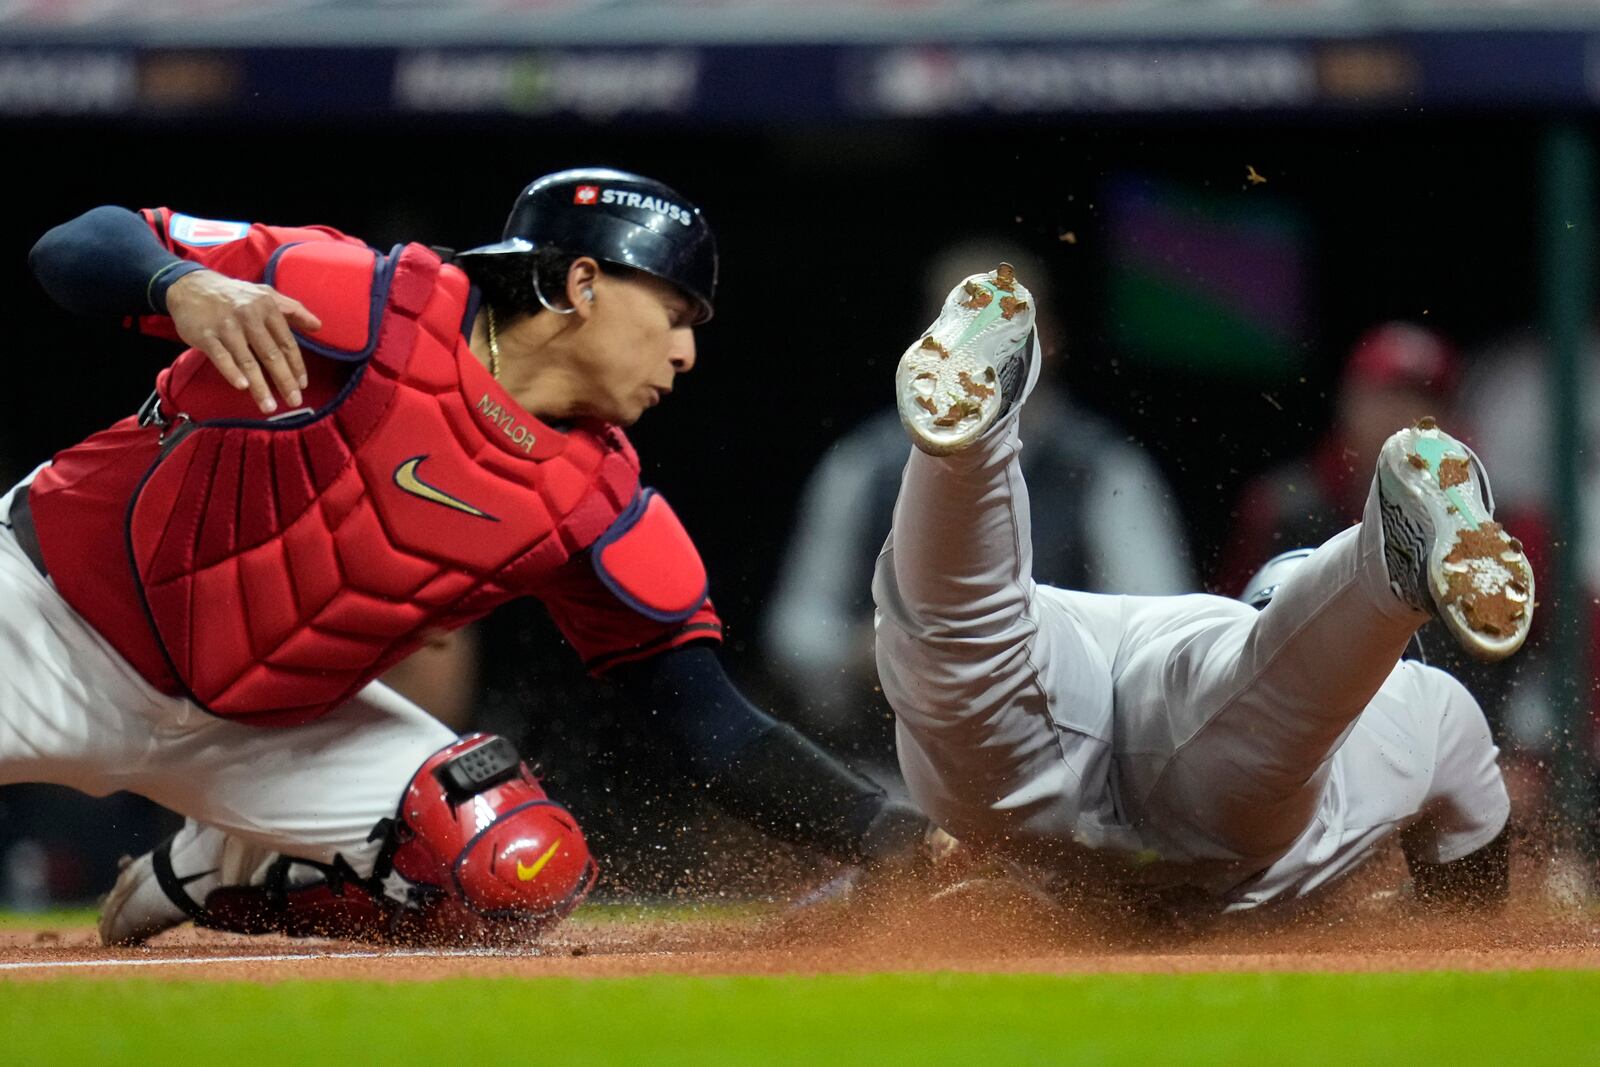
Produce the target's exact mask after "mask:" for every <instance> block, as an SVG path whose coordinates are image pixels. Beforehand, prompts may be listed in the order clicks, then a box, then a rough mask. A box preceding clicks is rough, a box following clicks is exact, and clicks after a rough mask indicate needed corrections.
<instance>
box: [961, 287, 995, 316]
mask: <svg viewBox="0 0 1600 1067" xmlns="http://www.w3.org/2000/svg"><path fill="white" fill-rule="evenodd" d="M962 289H963V290H964V291H965V292H966V294H967V298H966V299H965V300H963V301H961V306H962V307H964V308H971V309H972V310H974V311H982V310H983V309H984V308H986V307H988V306H989V304H990V303H991V302H992V301H993V300H994V294H993V293H991V292H990V291H989V290H988V289H986V288H984V287H983V286H981V285H979V284H978V283H977V282H967V283H966V284H965V285H963V286H962Z"/></svg>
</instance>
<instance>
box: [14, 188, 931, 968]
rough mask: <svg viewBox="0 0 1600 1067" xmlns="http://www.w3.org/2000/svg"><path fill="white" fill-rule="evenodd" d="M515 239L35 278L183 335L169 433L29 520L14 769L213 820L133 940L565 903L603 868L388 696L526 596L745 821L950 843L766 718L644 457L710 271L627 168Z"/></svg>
mask: <svg viewBox="0 0 1600 1067" xmlns="http://www.w3.org/2000/svg"><path fill="white" fill-rule="evenodd" d="M503 236H504V239H503V240H502V241H500V242H498V243H496V244H492V245H488V246H485V247H479V248H474V249H471V250H470V251H467V252H463V253H460V254H450V253H448V252H444V253H442V252H441V251H440V250H436V249H432V248H428V247H424V246H422V245H419V244H406V245H401V246H398V247H395V248H393V249H391V250H389V251H387V252H384V251H379V250H376V249H374V248H370V247H368V246H367V245H366V244H364V243H362V242H361V241H359V240H356V239H354V238H351V237H348V236H346V235H344V234H342V233H339V232H338V231H336V230H333V229H329V228H327V227H280V226H269V225H263V224H259V223H245V222H228V221H218V220H209V219H199V218H195V217H192V216H188V215H184V214H181V213H178V212H174V211H170V210H167V209H164V208H163V209H155V210H145V211H141V212H137V213H135V212H131V211H127V210H123V209H121V208H115V207H102V208H96V209H94V210H92V211H90V212H88V213H87V214H85V215H83V216H80V217H79V218H77V219H75V220H72V221H71V222H68V223H66V224H64V225H62V226H59V227H57V228H56V229H54V230H52V231H51V232H50V233H48V234H46V235H45V237H44V238H43V239H42V240H41V241H40V242H39V243H38V245H37V246H36V247H35V248H34V251H33V256H32V263H33V266H34V270H35V273H36V274H37V276H38V277H39V279H40V281H41V282H42V284H43V285H44V287H45V289H46V290H47V291H48V292H49V293H50V294H51V296H52V297H53V298H54V299H56V301H57V302H59V303H60V304H61V305H63V306H64V307H66V308H67V309H69V310H72V311H75V312H78V313H80V314H85V315H102V316H124V317H128V318H130V319H131V320H133V321H134V322H136V324H137V325H138V326H139V327H140V328H142V329H143V330H145V331H146V332H151V333H155V334H160V335H163V336H166V337H169V338H172V339H175V340H177V341H179V342H181V343H183V344H186V345H188V346H189V347H188V348H187V349H186V350H185V351H184V352H183V353H182V354H181V355H179V356H178V357H177V358H176V360H175V361H174V362H173V363H172V364H171V365H170V366H169V367H167V368H166V369H165V370H163V371H162V372H161V373H160V375H159V376H158V377H157V380H156V385H155V391H154V392H153V393H152V394H151V395H150V397H149V399H148V400H147V401H146V402H145V403H144V405H143V406H142V407H141V408H140V409H139V411H138V413H137V414H135V415H131V416H129V417H128V418H125V419H123V420H121V421H120V422H118V423H116V424H115V425H114V426H111V427H110V428H108V429H106V430H104V431H101V432H100V433H97V434H95V435H93V436H91V437H90V438H88V439H87V440H85V441H83V442H82V443H81V444H78V445H76V446H73V447H71V448H68V449H67V450H65V451H64V452H62V453H60V454H59V455H57V456H55V457H54V458H53V459H52V460H51V461H49V462H47V463H45V464H44V465H42V466H41V467H40V468H39V469H37V470H36V471H35V472H34V473H33V474H32V475H30V476H29V477H28V478H27V479H25V480H24V481H23V482H22V483H21V484H20V485H18V486H17V487H15V488H14V489H13V490H12V491H11V492H10V493H9V494H7V495H6V496H5V497H4V498H3V499H0V519H4V520H5V526H4V529H3V530H0V587H3V589H4V593H5V595H4V596H3V597H0V604H3V605H4V606H3V607H0V649H3V650H4V652H5V654H6V656H7V659H8V660H9V661H10V662H12V663H13V664H15V665H17V666H16V668H15V669H14V670H12V671H9V672H6V674H5V676H4V677H3V678H0V782H9V781H19V780H38V781H49V782H56V783H61V784H65V785H70V786H74V787H76V788H78V789H81V790H84V791H86V792H90V793H105V792H110V791H113V790H117V789H129V790H133V791H135V792H139V793H142V794H144V795H146V796H148V797H150V798H152V799H153V800H155V801H157V802H159V803H161V804H164V805H166V806H168V807H170V808H172V809H174V810H176V811H178V812H180V813H182V814H184V815H185V816H187V817H188V821H187V822H186V824H185V826H184V827H183V829H182V830H181V831H179V832H178V834H177V835H176V836H175V837H174V838H173V839H172V840H170V841H168V842H167V843H166V844H164V845H162V846H161V847H159V848H157V849H156V850H154V852H152V853H150V854H147V855H144V856H141V857H139V858H138V859H137V860H135V861H133V862H132V863H131V864H130V865H129V866H128V867H127V868H126V870H125V871H124V872H123V874H122V876H121V878H120V879H119V880H118V882H117V884H116V886H115V888H114V889H113V891H112V893H111V895H110V897H109V899H108V901H107V904H106V906H105V910H104V913H103V915H102V918H101V934H102V936H103V938H104V939H105V940H106V941H107V942H117V943H129V942H138V941H141V940H143V939H145V938H147V937H149V936H151V935H152V934H154V933H157V932H159V931H161V930H164V929H166V928H168V927H171V926H174V925H176V924H178V923H181V922H183V921H186V920H189V919H192V920H194V921H195V922H197V923H200V924H204V925H207V926H212V927H217V928H220V929H226V930H235V931H242V932H247V933H253V932H264V931H281V932H286V933H289V934H296V935H298V934H312V933H315V934H322V935H333V936H344V937H376V938H390V937H401V938H448V939H462V938H478V937H483V936H488V935H489V934H492V933H495V932H496V931H504V930H514V931H537V930H538V929H540V928H541V927H543V926H547V925H548V924H550V923H552V922H555V921H558V920H559V919H560V918H562V917H563V916H565V915H566V914H567V913H568V912H570V911H571V910H572V908H573V907H575V906H576V905H577V903H578V902H579V901H580V900H581V899H582V898H583V896H584V894H585V893H586V892H587V891H588V890H589V887H590V886H591V885H592V884H593V882H594V878H595V865H594V863H593V861H592V859H591V857H590V855H589V852H588V849H587V847H586V845H585V843H584V838H583V834H582V832H581V830H580V829H579V827H578V826H577V824H576V822H575V821H574V820H573V818H572V816H571V815H570V814H569V813H568V812H567V811H566V810H565V809H564V808H562V807H561V806H560V805H559V804H557V803H556V802H555V801H553V800H551V799H550V798H549V797H548V796H546V795H545V793H544V791H543V789H542V788H541V787H540V785H539V783H538V781H537V780H536V779H535V778H534V776H533V775H532V774H531V773H530V772H529V770H528V768H527V767H526V766H524V765H523V764H522V763H521V761H520V760H519V759H518V757H517V754H516V753H515V752H514V751H513V750H512V747H511V745H510V744H509V743H508V742H506V741H504V740H503V739H500V738H496V737H491V736H482V735H476V736H472V737H468V738H465V739H458V738H456V737H455V735H454V734H452V733H451V732H450V731H448V730H446V729H445V728H444V727H443V726H441V725H440V724H438V723H437V722H436V721H434V720H432V719H431V718H430V717H429V716H427V715H426V714H425V713H424V712H423V711H422V710H421V709H419V708H417V707H416V706H414V705H412V704H410V703H409V702H408V701H406V700H404V699H402V698H400V697H399V696H398V695H396V694H395V693H394V692H392V691H391V690H388V689H387V688H385V687H384V686H383V685H382V684H381V683H377V682H375V681H374V679H375V678H377V677H378V676H379V675H380V674H381V673H382V672H383V671H384V670H385V669H386V668H388V667H389V666H391V665H392V664H394V663H396V662H397V661H399V660H400V659H402V658H404V657H405V656H406V655H407V654H408V653H409V652H410V651H411V650H413V649H414V648H416V647H417V646H418V644H419V643H420V642H422V641H423V640H424V639H425V638H426V637H427V636H428V635H429V634H431V633H434V632H437V631H439V630H441V629H442V630H449V629H451V628H453V627H458V626H461V625H463V624H465V623H467V622H470V621H471V620H473V619H476V618H479V617H481V616H482V615H484V614H485V613H487V612H489V611H490V610H492V609H493V608H494V607H495V606H496V605H498V604H501V603H503V602H505V601H507V600H509V599H511V598H514V597H525V596H531V597H535V598H537V599H538V600H540V601H541V602H542V603H543V604H544V605H545V607H546V608H547V609H548V610H549V611H550V613H551V615H552V616H553V618H554V619H555V621H556V622H557V624H558V625H559V627H560V629H561V631H562V633H563V634H564V635H565V637H566V639H567V640H568V642H569V643H570V644H571V645H572V646H573V648H574V649H575V650H576V651H577V652H578V654H579V655H580V656H582V657H583V659H584V661H585V662H586V664H587V665H588V667H589V669H590V670H591V671H592V672H593V673H595V674H605V675H608V676H609V677H611V678H613V679H615V680H616V681H617V682H618V683H619V684H620V685H621V686H622V687H623V689H624V690H625V691H627V692H628V693H629V694H631V695H632V696H633V697H634V698H635V699H637V700H638V701H640V702H642V703H645V704H646V706H648V707H649V708H651V709H652V710H653V712H654V715H653V717H652V718H653V721H655V722H659V723H660V724H661V728H662V742H663V746H664V749H663V752H664V756H665V757H668V758H674V759H676V760H678V762H679V765H680V766H681V767H682V769H683V771H684V773H686V774H689V775H692V776H694V777H695V778H697V779H699V780H701V781H703V782H704V783H705V786H706V789H707V790H708V793H709V795H710V796H711V797H712V798H713V799H714V800H716V801H717V802H719V803H720V804H721V805H723V806H724V807H726V808H728V809H729V810H731V811H732V812H734V813H735V814H738V815H741V816H744V817H746V818H748V819H749V820H750V821H752V822H753V823H755V824H756V825H758V826H760V827H762V828H763V829H766V830H768V831H770V832H772V833H774V834H776V835H778V836H780V837H784V838H786V839H788V840H792V841H797V842H801V843H805V844H807V845H810V846H813V847H815V848H818V849H821V850H823V851H825V852H828V853H831V854H832V855H834V856H837V857H840V858H842V859H845V860H849V861H852V862H862V861H866V862H871V861H872V860H874V859H876V858H881V857H885V856H889V855H893V854H896V853H898V852H899V851H901V850H904V849H907V848H910V847H911V846H912V844H913V842H915V841H916V840H918V839H919V837H920V835H921V833H922V830H923V829H924V826H925V824H924V822H923V820H922V819H921V818H920V817H919V816H917V815H915V814H914V813H912V812H911V811H909V809H906V808H904V807H900V806H897V805H895V804H893V803H890V802H889V801H887V800H886V798H885V797H884V795H883V793H882V792H881V791H880V790H878V789H877V788H876V787H875V786H873V785H872V784H871V783H869V782H867V781H866V780H864V779H862V778H860V777H858V776H857V775H855V774H854V773H853V772H851V771H849V770H848V769H846V768H845V767H844V766H842V765H841V764H839V763H838V762H836V761H835V760H833V759H832V758H831V757H829V756H827V755H826V754H824V753H823V752H822V751H821V750H820V749H818V748H816V747H815V746H813V745H811V744H810V743H809V742H808V741H806V740H805V739H804V738H802V737H801V736H800V735H799V734H797V733H796V732H794V731H793V730H792V729H790V728H788V727H787V726H784V725H782V724H780V723H778V722H776V721H775V720H773V719H771V718H770V717H768V716H767V715H766V714H765V713H764V712H762V711H760V710H758V709H756V708H755V707H754V706H752V705H751V704H750V703H749V702H748V701H747V700H746V699H745V698H744V697H743V696H742V695H741V694H740V693H739V692H738V691H737V690H736V689H735V688H734V687H733V685H732V684H731V682H730V681H729V680H728V678H727V676H726V675H725V674H724V673H723V671H722V668H721V666H720V664H719V662H718V660H717V658H716V655H715V653H714V651H713V649H714V646H715V645H716V644H717V643H718V641H719V640H720V634H721V627H720V623H719V621H718V618H717V615H716V612H715V610H714V608H713V606H712V604H711V601H710V600H709V599H708V596H707V576H706V570H705V568H704V566H703V564H702V562H701V559H700V557H699V555H698V553H697V552H696V550H695V547H694V544H693V542H692V541H691V540H690V538H689V535H688V534H687V532H686V531H685V529H684V527H683V525H682V523H681V522H680V521H679V520H678V518H677V516H676V515H675V514H674V513H673V510H672V508H671V506H670V505H669V504H668V503H667V501H666V500H665V499H664V498H663V497H662V496H661V495H660V494H658V493H656V492H654V491H653V490H651V489H649V488H646V487H643V486H641V484H640V479H639V460H638V457H637V456H636V455H635V453H634V450H633V448H632V446H631V445H630V444H629V442H628V439H627V437H626V436H625V434H624V432H623V429H622V428H623V427H625V426H627V425H630V424H631V423H633V422H634V420H636V419H637V418H638V417H639V416H640V414H641V413H642V412H643V411H644V410H645V409H647V408H649V407H651V406H653V405H655V404H656V403H658V402H660V401H661V400H662V399H663V398H665V397H666V396H667V395H669V394H670V393H671V391H672V386H673V383H674V381H675V379H676V378H677V376H678V375H680V374H684V373H687V372H688V371H689V370H690V369H691V368H692V367H693V366H694V362H695V344H694V329H695V327H697V326H699V325H701V324H703V323H704V322H705V321H706V320H707V319H709V318H710V317H711V313H712V301H713V296H714V289H715V285H716V274H717V256H716V249H715V243H714V240H713V237H712V233H711V229H710V227H709V225H708V224H707V222H706V220H705V218H704V217H703V215H702V214H701V212H700V211H699V210H698V209H697V208H695V207H694V206H693V205H692V204H690V203H689V202H688V201H686V200H685V199H684V198H683V197H681V196H680V195H679V194H678V193H677V192H675V191H674V190H672V189H670V188H668V187H667V186H665V185H662V184H661V183H659V182H656V181H652V180H650V179H648V178H644V177H641V176H639V175H635V174H629V173H625V172H622V171H615V170H605V169H586V170H575V171H564V172H561V173H558V174H552V175H548V176H546V177H544V178H540V179H539V180H537V181H535V182H533V183H532V184H530V185H529V186H528V187H527V188H526V189H525V190H524V191H523V192H522V194H521V195H520V196H519V197H518V198H517V200H516V202H515V204H514V206H513V208H512V211H511V214H510V217H509V219H508V221H507V223H506V227H505V232H504V235H503Z"/></svg>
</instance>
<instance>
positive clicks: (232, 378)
mask: <svg viewBox="0 0 1600 1067" xmlns="http://www.w3.org/2000/svg"><path fill="white" fill-rule="evenodd" d="M167 314H168V315H170V316H171V317H172V324H173V327H174V328H175V329H176V330H177V332H178V336H179V337H181V338H182V339H183V341H184V343H185V344H187V345H189V346H191V347H193V348H198V349H199V350H200V351H202V352H204V353H205V354H206V355H207V356H208V357H209V358H210V360H211V364H212V366H214V367H216V368H217V370H218V371H220V372H221V374H222V377H223V378H224V379H226V380H227V381H228V382H230V383H232V385H233V386H234V388H236V389H247V390H249V392H250V395H251V396H252V397H253V398H254V399H255V402H256V406H257V407H259V408H260V409H261V410H262V411H263V412H264V413H266V414H271V413H272V412H274V411H276V410H278V402H277V401H276V400H275V399H273V396H272V389H273V387H275V388H276V389H277V391H278V395H279V396H281V397H283V399H284V401H285V402H286V403H287V404H288V405H289V406H290V407H291V408H294V407H299V406H300V390H301V389H304V388H305V387H306V385H307V384H308V379H307V378H306V364H305V359H304V357H303V356H302V355H301V354H300V346H299V344H298V343H296V341H295V339H294V334H293V333H292V332H291V328H292V329H296V330H299V331H301V332H302V333H314V332H316V331H317V330H319V329H321V328H322V320H320V319H318V318H317V317H316V316H315V315H313V314H312V313H311V312H310V311H309V310H307V308H306V306H305V305H304V304H302V303H300V301H298V300H295V299H294V298H293V297H289V296H285V295H284V294H282V293H280V292H278V291H277V290H276V289H274V288H272V286H270V285H261V284H258V283H256V282H246V281H240V280H239V279H237V278H230V277H228V276H227V275H226V274H219V273H218V272H216V271H214V270H197V271H193V272H192V273H189V274H185V275H184V276H183V277H181V278H179V279H178V280H177V281H175V282H173V283H172V288H170V289H168V290H167ZM269 379H270V380H271V383H272V386H271V387H269V386H268V384H267V382H268V380H269Z"/></svg>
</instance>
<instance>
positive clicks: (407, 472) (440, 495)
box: [394, 455, 500, 522]
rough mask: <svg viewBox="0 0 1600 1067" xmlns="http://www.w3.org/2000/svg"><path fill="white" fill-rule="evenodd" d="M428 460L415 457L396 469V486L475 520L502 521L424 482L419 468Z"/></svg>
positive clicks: (422, 457) (425, 457) (423, 457)
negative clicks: (419, 474) (419, 473)
mask: <svg viewBox="0 0 1600 1067" xmlns="http://www.w3.org/2000/svg"><path fill="white" fill-rule="evenodd" d="M427 458H428V457H427V456H425V455H424V456H413V457H412V458H410V459H408V460H406V461H405V462H404V463H402V464H400V466H398V467H396V468H395V469H394V484H395V485H398V486H399V487H400V488H401V489H404V490H405V491H406V492H408V493H410V494H411V495H412V496H420V497H421V498H422V499H424V500H431V501H433V502H434V503H435V504H443V505H444V506H445V507H447V508H454V509H455V510H457V511H464V512H466V513H467V514H468V515H471V516H473V517H475V518H479V519H488V520H489V521H490V522H499V521H500V520H499V519H496V518H495V517H494V516H493V515H490V514H489V513H488V512H486V511H479V510H478V509H477V508H475V507H473V506H472V505H471V504H469V503H467V502H466V501H465V500H458V499H456V498H455V497H453V496H451V495H450V494H449V493H446V492H444V491H443V490H442V489H436V488H434V487H433V486H431V485H429V484H428V483H427V482H425V481H423V480H422V479H421V478H418V477H417V468H418V467H420V466H421V465H422V461H423V460H425V459H427Z"/></svg>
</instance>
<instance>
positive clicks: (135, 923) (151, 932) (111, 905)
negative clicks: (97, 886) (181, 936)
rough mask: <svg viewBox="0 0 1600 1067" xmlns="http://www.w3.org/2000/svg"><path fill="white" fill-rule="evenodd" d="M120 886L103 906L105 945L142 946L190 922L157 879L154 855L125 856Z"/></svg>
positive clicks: (118, 876) (107, 898)
mask: <svg viewBox="0 0 1600 1067" xmlns="http://www.w3.org/2000/svg"><path fill="white" fill-rule="evenodd" d="M120 866H121V868H122V870H121V873H119V874H118V875H117V881H116V884H115V885H113V886H112V887H111V892H110V893H108V894H107V895H106V898H105V900H104V902H103V903H102V904H101V905H100V923H99V927H100V943H101V944H102V945H142V944H144V943H145V942H146V941H148V940H150V939H151V938H152V937H154V936H156V935H157V934H159V933H163V932H165V931H167V930H170V929H172V928H173V927H174V926H180V925H182V924H183V923H186V922H188V921H189V916H188V915H187V914H185V913H184V911H183V910H182V909H181V908H179V907H178V906H177V905H176V904H174V903H172V901H171V899H170V898H168V896H167V894H166V892H165V891H164V890H162V888H161V884H160V882H159V881H158V880H157V879H156V872H155V863H154V858H153V853H150V852H146V853H145V854H144V855H142V856H140V857H139V858H138V859H129V858H128V857H126V856H125V857H123V859H122V862H121V864H120Z"/></svg>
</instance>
